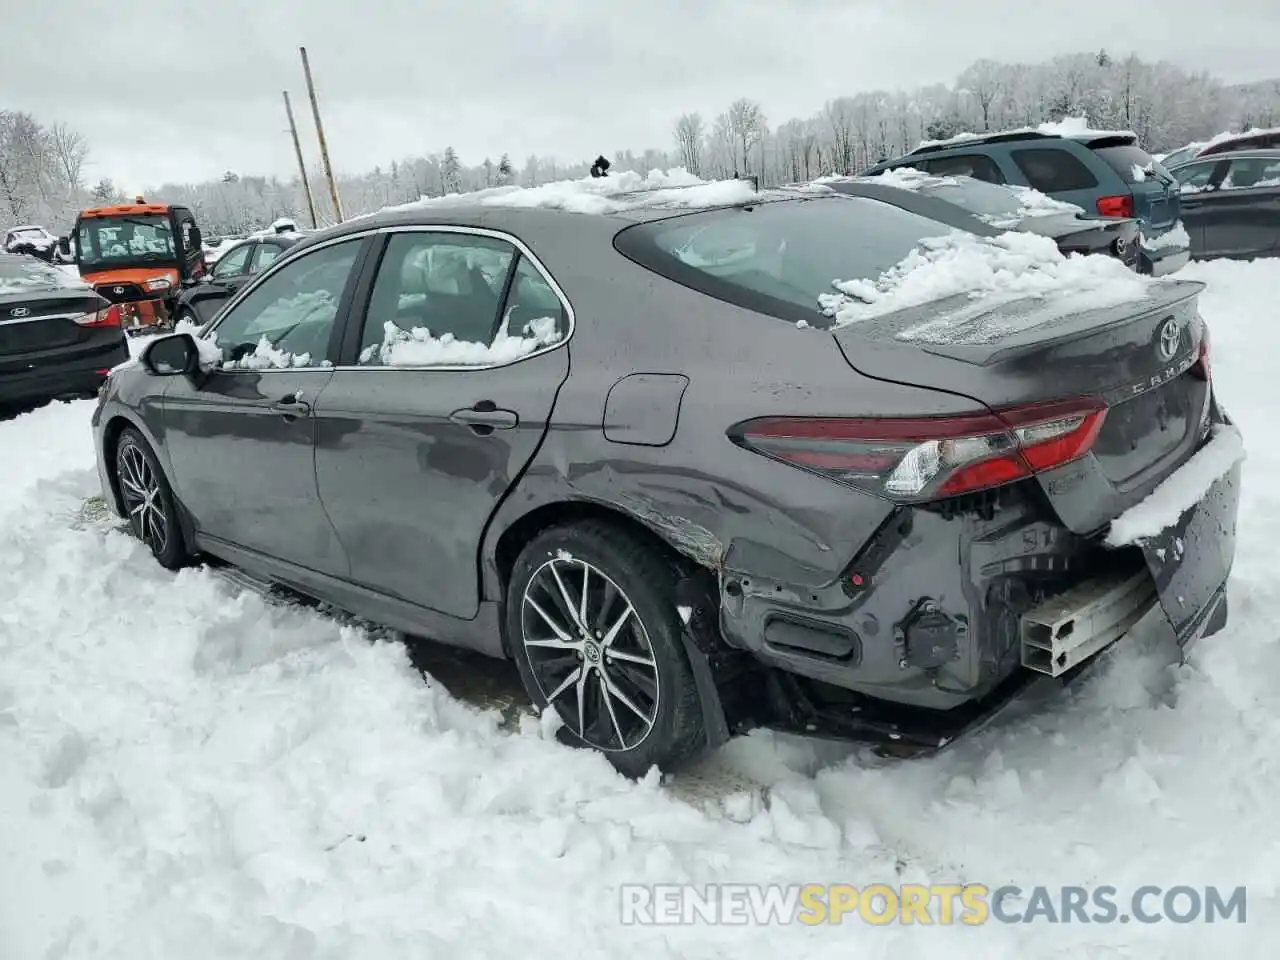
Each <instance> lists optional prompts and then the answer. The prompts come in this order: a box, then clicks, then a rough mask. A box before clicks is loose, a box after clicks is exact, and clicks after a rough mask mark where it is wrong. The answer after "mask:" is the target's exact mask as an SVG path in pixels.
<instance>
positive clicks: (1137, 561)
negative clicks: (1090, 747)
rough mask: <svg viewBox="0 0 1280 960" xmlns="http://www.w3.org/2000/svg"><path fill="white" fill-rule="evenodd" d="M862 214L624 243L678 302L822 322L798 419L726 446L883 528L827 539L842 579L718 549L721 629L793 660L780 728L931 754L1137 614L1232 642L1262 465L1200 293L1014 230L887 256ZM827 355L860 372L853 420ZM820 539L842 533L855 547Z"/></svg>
mask: <svg viewBox="0 0 1280 960" xmlns="http://www.w3.org/2000/svg"><path fill="white" fill-rule="evenodd" d="M846 200H847V201H849V202H851V203H855V204H861V205H862V207H863V209H862V210H861V211H860V214H861V216H850V217H849V220H850V221H851V222H852V223H854V224H856V225H857V226H856V227H855V228H853V229H851V230H850V231H849V235H848V236H843V235H840V236H837V234H840V232H841V231H840V229H839V228H836V227H834V226H833V225H831V224H828V223H827V222H826V221H827V219H828V214H827V213H825V212H823V211H822V210H821V206H820V203H818V202H813V201H810V203H809V207H808V209H807V211H806V213H804V214H798V213H796V212H794V211H790V212H789V211H788V210H787V209H786V205H761V206H760V207H759V208H757V209H755V210H754V212H751V213H750V214H744V213H741V212H738V211H734V212H723V211H720V212H713V213H704V214H695V215H692V216H689V217H685V218H681V220H682V221H683V222H681V221H680V220H677V221H667V222H662V223H658V224H650V225H647V226H645V227H642V228H638V229H639V230H640V231H641V233H644V232H646V231H647V232H648V233H649V236H648V237H647V238H645V239H647V240H648V241H649V242H647V243H644V242H641V239H640V238H639V237H630V238H628V237H627V234H626V233H624V234H623V235H622V237H620V240H621V241H622V242H621V244H620V247H621V249H622V250H623V252H624V253H627V254H628V255H629V256H631V257H632V258H633V259H636V260H638V261H639V262H641V263H642V264H644V265H645V266H647V267H650V268H651V269H655V270H657V271H659V272H662V273H663V274H664V275H667V276H669V277H671V278H672V279H675V280H677V281H678V282H681V283H683V284H685V285H688V286H692V287H694V288H695V289H698V290H700V291H701V292H703V293H705V294H708V295H710V296H713V297H716V298H718V299H721V300H724V301H727V302H730V303H735V304H737V305H738V306H740V307H744V308H748V309H752V310H754V311H758V312H761V313H765V314H768V315H772V316H773V317H775V318H776V319H778V320H784V321H790V322H793V323H796V324H797V325H799V326H801V327H809V328H815V327H816V328H819V329H818V330H813V329H810V330H802V331H800V332H799V333H800V335H801V336H803V337H809V338H811V339H810V345H811V346H812V350H813V354H814V357H815V359H814V360H813V361H810V362H805V363H804V364H803V366H798V367H797V369H796V371H795V375H796V376H797V377H800V378H803V380H804V382H805V383H806V384H807V385H808V386H809V387H810V392H809V397H808V401H809V402H806V403H805V407H806V409H805V410H803V411H801V410H788V409H786V408H785V407H783V408H781V409H779V408H777V407H774V408H773V409H770V408H769V404H767V403H766V402H763V398H761V401H759V402H758V403H757V415H754V416H748V417H743V418H741V419H739V420H737V421H736V422H734V423H733V424H731V425H729V426H728V429H727V435H728V436H729V438H730V439H731V441H732V442H733V443H734V444H735V445H736V446H737V447H739V449H742V450H745V451H749V452H751V453H753V454H757V455H758V456H759V457H760V458H761V460H764V461H769V462H772V463H773V464H775V465H776V467H777V469H779V470H791V471H795V472H796V474H797V475H803V474H807V475H810V476H813V475H816V476H820V477H823V478H825V479H827V480H829V481H830V482H831V483H833V484H837V485H840V486H842V487H844V488H846V489H847V490H848V491H849V498H848V504H847V510H848V511H850V513H856V514H859V515H861V516H863V517H869V516H875V517H876V518H877V522H876V523H875V526H874V530H873V531H871V532H870V535H869V536H868V537H866V538H865V540H864V541H863V542H859V543H833V544H832V547H833V549H834V550H839V549H841V548H843V549H845V550H847V553H845V554H843V557H844V561H845V562H844V563H843V565H842V567H841V569H840V572H839V575H838V576H836V577H834V578H832V579H830V580H826V581H824V582H820V583H816V582H813V581H812V580H811V581H809V582H801V583H797V582H795V580H794V579H789V578H788V577H787V576H786V574H785V573H782V574H779V573H773V572H771V570H770V567H773V568H774V570H782V569H785V566H786V565H785V564H782V563H779V562H777V559H776V558H772V559H773V562H772V563H771V564H768V565H766V564H763V563H761V564H758V565H752V564H750V563H741V562H735V560H736V559H737V558H738V557H745V556H746V555H747V554H748V551H746V550H741V551H735V550H733V549H729V550H728V551H726V556H725V562H724V564H723V566H722V568H721V570H720V594H721V595H720V625H721V630H722V633H723V636H724V638H725V640H726V641H727V642H728V643H729V644H730V645H731V646H733V647H737V648H740V649H745V650H750V651H751V652H752V653H754V654H755V655H756V656H757V657H758V658H759V659H760V660H761V661H763V662H764V663H766V664H768V665H769V666H770V667H772V668H775V673H774V675H773V676H771V677H770V678H769V681H768V683H766V684H765V686H764V688H763V689H764V691H765V692H766V699H767V700H768V702H769V703H770V705H771V709H773V710H774V716H773V717H772V719H771V720H770V722H771V723H773V724H775V725H778V724H779V723H781V724H783V725H788V724H789V725H793V726H795V727H796V728H797V729H799V730H805V731H809V732H814V731H821V732H827V733H832V734H834V735H851V736H859V737H863V736H869V737H871V738H872V739H878V740H881V741H882V742H883V743H885V744H887V745H891V746H895V747H897V748H901V749H908V750H922V749H933V748H936V747H938V746H941V745H943V744H945V743H947V742H950V741H951V740H952V739H954V738H955V737H956V736H958V735H959V734H960V733H962V732H964V731H966V730H969V729H972V728H973V727H974V726H975V725H978V724H981V723H983V722H985V721H986V720H989V719H990V717H991V716H992V715H993V713H994V711H995V710H996V709H997V708H998V707H999V706H1001V705H1003V704H1004V703H1007V702H1008V701H1009V700H1010V698H1011V696H1012V695H1013V694H1014V693H1016V692H1017V691H1019V690H1020V689H1022V688H1023V687H1025V686H1026V685H1027V684H1028V683H1029V682H1031V681H1033V680H1035V679H1036V678H1037V677H1045V676H1047V677H1051V678H1063V677H1070V676H1073V675H1074V674H1075V673H1076V672H1078V669H1079V668H1081V667H1082V665H1084V664H1086V663H1088V662H1089V661H1091V660H1092V659H1093V658H1094V657H1095V656H1096V655H1097V654H1098V653H1099V652H1100V651H1102V650H1104V649H1105V648H1107V647H1108V646H1110V645H1111V644H1112V643H1114V642H1115V641H1117V640H1119V639H1120V638H1122V637H1123V636H1124V635H1125V634H1127V633H1128V632H1129V631H1131V630H1132V629H1133V628H1134V627H1135V626H1136V625H1137V624H1139V622H1142V621H1145V622H1146V624H1148V625H1150V624H1155V625H1156V626H1158V627H1159V628H1160V629H1163V630H1165V631H1168V632H1171V633H1172V634H1173V635H1174V636H1176V638H1177V639H1178V641H1179V642H1180V643H1181V644H1183V645H1184V646H1185V645H1189V644H1190V643H1192V642H1194V641H1195V640H1197V639H1199V638H1201V637H1203V636H1206V635H1209V634H1212V633H1214V632H1216V631H1218V630H1219V629H1221V627H1222V625H1223V624H1224V623H1225V620H1226V596H1225V583H1226V579H1227V577H1228V574H1229V573H1230V569H1231V563H1232V558H1233V556H1234V548H1235V522H1236V512H1237V505H1238V490H1239V478H1240V466H1239V461H1240V460H1241V459H1242V457H1243V448H1242V444H1241V441H1240V437H1239V434H1238V433H1237V432H1236V430H1235V428H1234V427H1233V426H1232V425H1231V423H1230V421H1229V419H1228V418H1227V416H1226V414H1225V412H1224V411H1223V410H1222V409H1221V408H1220V406H1219V405H1218V404H1217V402H1216V400H1215V398H1214V395H1213V390H1212V380H1211V376H1210V353H1209V334H1208V330H1207V328H1206V327H1205V325H1204V322H1203V320H1202V319H1201V317H1200V315H1199V312H1198V310H1197V302H1198V297H1199V294H1200V292H1201V290H1202V289H1203V285H1202V284H1199V283H1194V282H1179V281H1174V280H1162V281H1152V280H1149V279H1146V278H1140V277H1137V276H1136V275H1134V274H1133V273H1132V272H1130V271H1128V270H1126V269H1125V267H1124V266H1123V265H1122V264H1121V263H1120V262H1118V261H1117V260H1114V259H1111V258H1096V257H1089V258H1085V259H1084V260H1083V261H1082V260H1080V259H1078V258H1076V259H1072V260H1068V259H1067V258H1064V257H1063V256H1062V255H1061V254H1060V253H1059V252H1058V250H1056V249H1055V248H1054V247H1053V246H1052V241H1050V240H1048V239H1047V238H1044V237H1039V236H1021V235H1011V234H1006V235H1003V236H1001V237H996V238H989V237H988V238H983V237H976V236H963V237H962V236H961V235H959V234H953V235H951V236H950V237H944V238H938V239H936V240H925V241H924V242H923V244H922V245H920V246H918V247H917V248H915V249H913V250H912V251H911V252H910V253H908V254H907V255H906V256H905V257H903V259H902V260H901V261H900V262H898V263H895V264H878V263H876V262H875V261H876V258H877V257H884V256H886V255H888V252H889V251H892V250H893V249H894V244H893V243H892V242H885V241H886V239H887V238H886V236H885V235H884V233H883V232H879V233H878V239H879V241H880V243H879V244H878V245H877V244H876V243H875V241H874V240H873V239H869V238H874V237H877V231H875V230H872V229H870V228H871V227H872V225H873V224H875V223H877V221H878V220H879V218H880V215H881V213H882V211H878V210H876V209H875V208H876V203H875V201H873V200H871V199H869V198H867V199H862V198H846ZM801 209H803V208H801ZM806 219H807V220H809V224H808V227H807V228H806V227H801V226H800V225H799V221H801V220H806ZM770 221H776V223H772V222H770ZM786 221H794V222H791V223H788V222H786ZM896 223H897V226H899V227H902V228H908V223H907V221H906V220H904V219H901V218H898V219H897V221H896ZM860 234H861V235H864V236H862V237H861V238H860ZM855 266H856V267H860V269H859V271H858V272H857V273H856V274H855V275H854V279H852V280H849V281H847V282H839V283H837V284H836V288H835V289H836V291H837V292H835V293H834V294H832V293H823V292H822V291H823V288H824V286H825V288H826V289H827V290H830V289H831V285H830V278H831V276H832V275H833V274H836V275H837V276H839V274H838V273H836V271H839V270H841V269H844V270H845V271H846V273H845V275H846V276H848V275H849V272H848V271H849V270H851V269H852V268H855ZM824 279H825V281H826V282H825V284H824ZM806 299H809V300H811V301H813V302H818V303H821V304H822V310H820V311H819V310H813V309H812V308H808V307H806V306H805V303H806ZM824 328H825V329H824ZM824 341H825V343H824ZM823 348H825V349H831V350H834V351H836V352H837V353H838V355H839V356H840V358H841V359H842V360H843V362H844V366H845V370H846V374H847V377H848V383H847V385H846V395H845V399H844V401H843V402H842V400H841V397H840V386H839V385H838V384H834V383H830V382H828V381H827V380H826V376H827V368H826V367H825V365H824V364H822V363H819V362H817V360H816V354H817V351H818V350H819V349H823ZM868 384H879V385H880V388H881V390H882V393H881V394H880V395H879V396H877V395H876V394H875V393H874V392H873V391H868V390H867V385H868ZM855 385H856V386H855ZM903 390H908V391H919V392H917V393H911V392H906V393H899V392H898V391H903ZM926 395H929V396H931V397H932V402H933V403H934V404H936V405H937V406H938V407H943V406H946V407H949V408H950V410H951V412H946V413H942V412H938V411H937V410H930V409H929V407H930V402H929V401H927V400H926V399H925V397H926ZM736 406H738V407H739V408H740V407H741V404H737V405H736ZM826 519H827V524H826V526H825V529H827V530H829V531H831V533H832V536H833V537H838V536H839V535H840V532H842V531H843V530H844V529H846V528H847V524H846V523H845V520H844V519H843V518H842V517H840V516H830V517H828V518H826ZM829 542H830V541H829ZM735 554H736V557H735ZM814 579H815V580H816V579H817V578H814Z"/></svg>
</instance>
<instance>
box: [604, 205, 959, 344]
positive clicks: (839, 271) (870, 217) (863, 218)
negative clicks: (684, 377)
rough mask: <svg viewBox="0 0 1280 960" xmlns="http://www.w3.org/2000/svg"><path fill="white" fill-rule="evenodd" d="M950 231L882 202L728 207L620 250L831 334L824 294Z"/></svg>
mask: <svg viewBox="0 0 1280 960" xmlns="http://www.w3.org/2000/svg"><path fill="white" fill-rule="evenodd" d="M951 230H952V228H951V227H949V226H947V225H946V224H943V223H939V222H938V221H937V220H931V219H929V218H927V217H922V216H919V215H917V214H914V213H909V212H907V211H906V210H903V209H902V208H901V207H895V206H893V205H891V204H888V203H883V202H881V201H879V200H872V199H869V198H866V197H828V198H818V199H810V200H784V201H775V202H769V203H761V204H759V205H758V206H754V207H729V208H722V209H718V210H708V211H704V212H702V213H695V214H690V215H687V216H681V217H673V218H670V219H666V220H658V221H654V222H652V223H644V224H639V225H637V226H634V227H628V228H627V229H625V230H623V231H622V232H621V233H619V234H618V236H617V237H616V238H615V239H614V245H615V246H616V247H617V249H618V250H619V252H621V253H622V254H623V255H624V256H626V257H628V258H630V259H632V260H634V261H635V262H637V263H639V264H640V265H641V266H643V267H646V268H647V269H649V270H652V271H654V272H655V273H658V274H661V275H662V276H664V277H667V278H668V279H670V280H674V281H676V282H677V283H680V284H683V285H684V286H687V287H692V288H693V289H694V290H698V291H699V292H701V293H705V294H708V295H709V296H712V297H715V298H717V299H719V300H724V301H725V302H727V303H732V304H735V305H737V306H741V307H746V308H747V309H749V310H755V311H758V312H760V313H766V314H769V315H770V316H774V317H777V318H779V319H782V320H787V321H790V322H792V323H796V322H798V321H804V322H806V323H808V324H810V325H811V326H815V327H829V326H830V325H831V321H830V320H829V319H828V318H826V317H824V316H823V315H822V312H821V310H820V308H819V304H818V297H819V295H820V294H825V293H834V292H835V290H834V288H833V286H832V284H833V283H834V282H835V281H837V280H871V279H875V278H876V277H878V276H880V274H882V273H884V272H885V271H886V270H888V269H889V268H890V267H892V266H893V265H894V264H896V263H898V262H899V261H900V260H902V258H903V257H905V256H906V255H907V254H908V253H910V252H911V251H912V250H913V249H914V248H916V247H918V246H919V245H920V242H921V241H922V240H924V239H926V238H928V237H939V236H945V235H946V234H948V233H950V232H951Z"/></svg>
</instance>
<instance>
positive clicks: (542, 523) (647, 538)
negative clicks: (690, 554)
mask: <svg viewBox="0 0 1280 960" xmlns="http://www.w3.org/2000/svg"><path fill="white" fill-rule="evenodd" d="M583 520H595V521H598V522H602V523H608V524H611V525H613V526H615V527H618V528H620V529H622V530H625V531H627V532H628V533H630V534H631V535H633V536H634V537H635V538H636V539H637V540H639V541H640V542H641V543H645V544H648V545H649V546H651V547H652V548H653V549H654V550H656V551H657V552H658V553H659V554H661V555H662V556H664V557H666V558H667V559H669V560H670V561H671V562H672V563H673V564H676V565H677V566H679V567H681V568H685V569H688V568H692V567H693V566H694V562H693V561H692V560H690V559H688V558H687V557H685V556H684V555H682V554H681V553H680V552H679V551H677V550H676V549H675V548H674V547H672V546H671V544H669V543H667V542H666V541H665V540H663V539H662V537H660V536H659V535H658V534H657V533H655V532H654V531H653V530H652V529H650V528H649V527H647V526H645V525H644V524H643V523H641V522H640V521H639V520H637V519H636V518H635V517H633V516H631V515H630V514H627V513H623V512H622V511H621V510H615V509H614V508H612V507H607V506H604V505H602V504H598V503H586V502H583V501H572V500H571V501H564V502H560V503H551V504H547V505H546V506H544V507H539V508H538V509H536V510H532V511H530V512H529V513H527V514H525V515H524V516H523V517H521V518H520V519H519V520H517V521H516V522H515V523H513V524H512V525H511V526H509V527H508V528H507V529H506V530H504V531H503V533H502V536H501V537H499V538H498V546H497V549H496V551H495V554H494V560H495V565H496V567H497V570H498V582H499V585H500V589H501V590H502V591H503V593H504V594H505V592H506V589H507V582H508V581H509V579H510V577H511V570H512V569H513V568H514V567H515V565H516V558H517V557H519V556H520V551H521V550H523V549H524V548H525V546H527V545H528V544H529V543H530V542H531V541H532V540H533V539H534V538H535V537H536V536H538V534H540V533H542V531H544V530H547V529H549V528H551V527H554V526H559V525H560V524H565V523H574V522H578V521H583ZM498 599H499V600H501V599H502V597H499V598H498Z"/></svg>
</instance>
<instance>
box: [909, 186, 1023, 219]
mask: <svg viewBox="0 0 1280 960" xmlns="http://www.w3.org/2000/svg"><path fill="white" fill-rule="evenodd" d="M920 192H921V193H923V194H924V195H925V196H929V197H935V198H937V199H938V200H946V201H948V202H950V203H954V204H955V205H956V206H957V207H963V208H964V209H965V210H968V211H969V212H970V213H976V214H978V215H979V216H987V217H1007V216H1017V214H1018V212H1019V211H1020V210H1021V209H1022V205H1021V203H1020V201H1019V198H1018V195H1017V194H1016V193H1014V192H1013V191H1012V190H1010V189H1008V188H1007V187H998V186H996V185H995V184H994V183H986V182H984V181H982V180H973V179H970V178H968V177H966V178H964V179H963V180H960V181H958V182H956V183H940V184H936V185H935V184H928V185H927V186H923V187H921V188H920Z"/></svg>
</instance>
